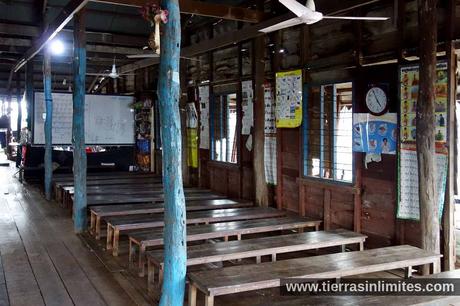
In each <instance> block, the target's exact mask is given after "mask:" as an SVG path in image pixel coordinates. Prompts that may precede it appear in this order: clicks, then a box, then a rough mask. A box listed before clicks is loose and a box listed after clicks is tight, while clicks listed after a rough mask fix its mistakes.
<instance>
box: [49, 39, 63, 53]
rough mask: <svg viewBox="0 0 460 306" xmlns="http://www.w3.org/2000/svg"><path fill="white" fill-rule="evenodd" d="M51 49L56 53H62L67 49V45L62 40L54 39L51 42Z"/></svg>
mask: <svg viewBox="0 0 460 306" xmlns="http://www.w3.org/2000/svg"><path fill="white" fill-rule="evenodd" d="M49 49H50V50H51V53H53V54H54V55H62V54H63V53H64V51H65V46H64V43H63V42H62V41H61V40H59V39H53V40H52V41H51V43H50V46H49Z"/></svg>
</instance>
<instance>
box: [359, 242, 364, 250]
mask: <svg viewBox="0 0 460 306" xmlns="http://www.w3.org/2000/svg"><path fill="white" fill-rule="evenodd" d="M359 250H360V251H364V242H363V241H361V242H360V243H359Z"/></svg>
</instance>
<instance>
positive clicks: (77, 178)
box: [72, 9, 88, 233]
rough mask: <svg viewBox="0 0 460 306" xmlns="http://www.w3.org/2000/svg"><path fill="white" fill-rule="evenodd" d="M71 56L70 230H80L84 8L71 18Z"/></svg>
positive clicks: (83, 222)
mask: <svg viewBox="0 0 460 306" xmlns="http://www.w3.org/2000/svg"><path fill="white" fill-rule="evenodd" d="M73 35H74V39H73V41H74V51H73V52H74V57H73V79H74V82H73V121H72V122H73V124H72V143H73V178H74V188H75V192H74V201H73V215H74V230H75V232H77V233H81V232H83V231H85V230H86V227H87V225H88V221H87V211H86V151H85V92H86V87H85V85H86V33H85V10H84V9H83V10H81V11H80V12H79V13H77V14H76V15H75V17H74V31H73Z"/></svg>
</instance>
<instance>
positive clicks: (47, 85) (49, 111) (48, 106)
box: [43, 48, 53, 201]
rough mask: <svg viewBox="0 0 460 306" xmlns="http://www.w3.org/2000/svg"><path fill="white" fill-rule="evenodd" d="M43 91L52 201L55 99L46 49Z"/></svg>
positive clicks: (48, 188)
mask: <svg viewBox="0 0 460 306" xmlns="http://www.w3.org/2000/svg"><path fill="white" fill-rule="evenodd" d="M43 91H44V96H45V110H46V119H45V161H44V164H45V197H46V199H47V200H48V201H49V200H51V181H52V180H53V158H52V152H53V137H52V128H53V127H52V125H53V123H52V119H53V97H52V92H51V54H50V50H49V49H48V48H45V52H44V57H43Z"/></svg>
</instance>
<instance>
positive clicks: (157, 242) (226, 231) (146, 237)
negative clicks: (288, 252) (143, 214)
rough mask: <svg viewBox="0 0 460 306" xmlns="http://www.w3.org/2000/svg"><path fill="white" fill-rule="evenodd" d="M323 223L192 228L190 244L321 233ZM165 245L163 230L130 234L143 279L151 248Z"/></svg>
mask: <svg viewBox="0 0 460 306" xmlns="http://www.w3.org/2000/svg"><path fill="white" fill-rule="evenodd" d="M321 222H322V221H321V220H313V219H310V218H299V217H286V218H272V219H268V220H249V221H234V222H226V223H216V224H209V225H192V226H191V225H188V226H187V241H197V240H207V239H214V238H224V240H225V241H228V237H230V236H236V237H237V238H238V240H241V236H242V235H246V234H256V233H267V232H274V231H282V230H295V229H297V230H303V229H304V228H306V227H314V228H315V229H316V230H318V229H319V226H320V224H321ZM162 245H163V229H162V228H160V229H154V230H151V231H149V232H144V233H135V234H130V236H129V264H130V266H132V265H133V263H134V257H135V254H136V250H137V249H139V256H138V258H139V260H138V263H139V275H140V276H141V277H143V276H144V274H145V252H146V250H147V248H148V247H154V246H162Z"/></svg>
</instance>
